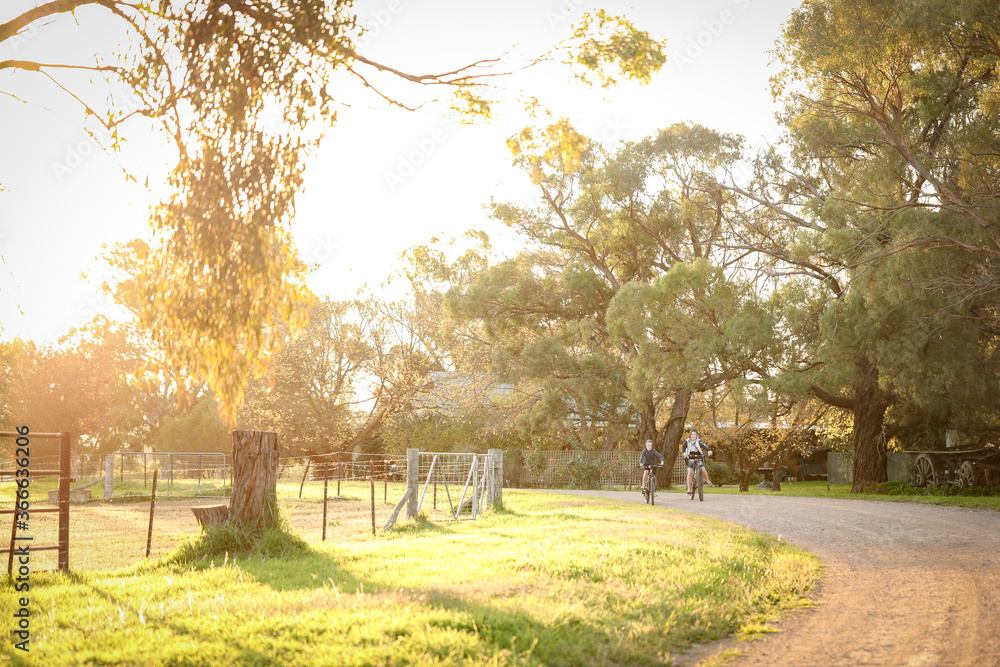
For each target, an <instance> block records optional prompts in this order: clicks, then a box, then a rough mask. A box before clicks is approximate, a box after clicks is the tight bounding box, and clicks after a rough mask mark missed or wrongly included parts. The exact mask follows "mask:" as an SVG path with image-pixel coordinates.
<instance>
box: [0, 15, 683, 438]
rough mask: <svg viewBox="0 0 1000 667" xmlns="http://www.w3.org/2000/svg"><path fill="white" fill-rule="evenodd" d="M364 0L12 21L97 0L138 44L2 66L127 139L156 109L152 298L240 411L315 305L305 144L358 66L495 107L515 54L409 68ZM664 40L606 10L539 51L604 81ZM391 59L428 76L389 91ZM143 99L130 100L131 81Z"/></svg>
mask: <svg viewBox="0 0 1000 667" xmlns="http://www.w3.org/2000/svg"><path fill="white" fill-rule="evenodd" d="M352 9H353V3H352V2H351V0H279V1H278V2H270V1H264V0H238V1H237V0H222V1H217V0H193V1H190V2H176V1H175V2H171V1H170V0H156V1H154V2H151V3H140V4H135V3H131V2H125V1H122V0H52V1H51V2H45V3H41V4H38V5H37V6H35V7H33V8H31V9H28V10H26V11H22V12H21V13H19V14H17V15H15V16H12V17H10V18H7V19H6V20H3V21H2V22H0V44H3V43H5V42H7V41H8V40H16V39H18V36H19V34H20V33H21V32H22V31H25V30H28V29H35V28H38V26H41V28H40V29H41V30H44V29H45V24H44V23H43V22H45V21H51V20H53V19H56V20H59V19H68V20H72V17H73V16H74V15H75V13H76V12H81V13H83V12H93V13H96V14H98V15H100V16H102V17H105V18H109V19H113V20H114V21H116V22H117V24H118V25H119V26H120V27H121V34H122V42H123V43H124V44H125V48H123V49H122V52H121V53H120V54H117V55H116V56H115V57H113V58H110V59H107V60H98V61H94V62H84V63H58V62H42V61H28V60H18V59H9V60H5V61H2V62H0V70H17V71H22V72H27V73H35V74H37V75H38V76H41V77H46V78H47V79H49V80H51V81H52V82H53V83H54V84H55V85H57V86H60V87H61V88H63V89H64V90H66V91H67V93H68V94H70V95H72V96H73V97H74V98H75V99H76V100H78V101H79V103H80V104H81V105H82V107H83V109H84V112H85V114H86V117H87V118H88V120H90V121H93V122H96V123H99V125H100V126H101V127H103V128H104V129H105V130H106V131H108V132H110V133H111V136H112V138H113V140H112V147H114V146H115V145H117V143H118V141H119V131H120V130H121V128H122V127H123V123H125V122H126V121H127V120H128V119H129V118H131V117H134V116H144V117H147V118H149V119H151V120H152V121H153V122H154V123H155V124H156V125H157V126H158V127H160V128H161V129H162V130H163V131H164V132H165V133H166V135H167V136H168V137H170V139H171V141H172V142H173V143H174V144H175V145H176V149H177V163H176V167H175V168H174V170H173V172H172V173H171V175H170V178H169V187H170V189H171V191H172V194H170V195H169V197H167V198H166V199H165V200H164V201H162V202H161V203H160V204H159V205H158V206H156V207H155V209H154V210H153V212H152V215H151V224H152V227H153V230H154V232H155V235H156V236H155V238H156V242H155V244H154V245H153V246H152V248H151V250H150V253H149V254H148V256H147V257H146V263H145V264H144V265H143V267H142V275H141V280H140V281H139V283H138V287H139V290H138V291H139V313H140V316H141V321H142V323H143V325H144V326H145V327H147V328H148V329H149V330H150V332H151V334H152V335H153V337H154V338H155V339H156V342H157V344H158V345H160V346H161V347H162V349H163V350H164V351H165V352H166V354H167V360H168V362H169V363H170V364H171V365H172V366H173V367H174V368H182V367H183V368H185V369H187V370H188V371H189V372H190V374H191V375H193V376H195V377H197V378H201V379H204V380H206V381H207V382H208V383H209V385H210V386H211V387H212V389H213V390H214V391H215V392H216V394H217V395H218V396H219V399H220V401H221V404H222V406H223V408H224V412H225V414H226V415H227V417H228V418H229V419H230V421H231V420H232V419H233V418H234V416H235V410H236V407H237V405H238V404H239V403H240V402H241V400H242V395H243V388H244V386H245V385H246V383H247V381H248V380H249V379H250V378H251V377H253V376H254V375H259V374H261V373H262V372H263V371H264V369H265V366H266V363H267V360H268V358H269V356H270V355H271V354H272V353H273V352H274V351H275V350H276V349H277V347H278V339H277V338H276V336H275V333H274V332H275V331H276V330H277V328H278V326H279V325H283V326H288V327H290V328H291V329H293V330H294V329H296V328H299V327H301V326H302V325H303V324H304V321H305V315H306V312H307V309H308V306H309V301H310V299H309V293H308V290H307V289H306V288H305V283H304V271H305V268H306V267H305V266H304V264H303V263H302V261H301V260H300V259H299V258H298V257H297V254H296V252H295V249H294V246H293V245H292V244H291V243H290V232H289V227H290V223H291V221H292V219H293V218H294V214H295V199H296V196H297V194H298V193H299V192H300V191H301V189H302V185H303V182H304V171H305V166H306V162H307V156H308V155H309V153H310V151H311V150H312V149H314V148H315V146H316V145H317V142H318V138H319V137H320V136H321V135H322V132H323V130H324V129H325V128H327V127H329V126H330V125H331V124H332V123H333V122H334V121H335V119H336V105H337V104H341V103H345V102H347V100H345V99H343V98H342V97H341V96H340V95H339V94H338V93H337V92H336V91H338V90H340V89H341V88H342V86H341V85H340V84H341V83H342V81H341V78H340V77H343V76H348V77H349V78H351V79H352V80H354V81H356V82H359V83H360V84H361V85H362V86H364V87H365V88H367V89H369V90H372V91H374V92H375V94H377V95H379V96H380V97H382V98H383V99H384V100H385V101H386V102H387V103H389V104H393V105H397V106H401V107H405V108H414V107H415V106H418V105H420V104H423V103H425V102H427V101H428V97H429V96H428V95H426V94H424V93H423V92H422V91H424V90H428V89H429V90H434V89H444V90H448V91H450V92H452V93H454V94H455V99H456V103H455V105H456V106H457V107H460V108H462V109H464V110H465V111H467V112H469V113H472V114H488V113H489V112H490V109H491V106H490V100H489V99H488V95H489V93H488V90H489V86H490V82H491V81H493V80H495V79H496V78H497V77H500V76H502V75H505V74H507V73H509V70H510V69H511V68H513V67H514V65H513V64H512V63H511V62H508V61H507V60H504V59H502V58H491V59H484V60H480V61H478V62H472V63H462V64H457V65H456V66H455V67H454V68H453V69H450V70H446V71H441V72H428V73H409V72H406V71H405V69H403V68H399V67H395V66H393V65H390V64H384V63H380V62H377V61H375V60H372V59H370V58H368V57H366V56H365V54H364V53H363V52H362V49H361V48H360V47H359V44H360V43H361V40H360V39H359V38H360V37H361V36H362V34H363V30H362V28H361V27H360V26H359V24H358V21H357V17H356V15H355V14H354V13H353V11H352ZM664 60H665V58H664V55H663V44H662V43H661V42H658V41H657V40H655V39H653V38H652V37H651V36H650V35H649V34H648V33H646V32H644V31H641V30H638V29H637V28H635V27H634V26H633V25H632V24H631V23H629V22H628V21H627V20H625V19H624V18H621V17H614V16H611V15H609V14H607V13H606V12H603V11H598V12H596V13H594V14H589V15H587V16H586V17H584V18H583V20H582V22H581V23H580V25H579V26H578V28H577V29H576V30H575V31H574V33H573V34H572V35H571V36H570V37H568V38H567V39H565V40H564V41H562V42H560V43H559V44H556V45H555V46H553V48H552V49H551V50H550V51H549V52H547V53H544V54H536V55H535V56H533V57H531V58H529V59H528V64H529V65H531V64H537V63H539V62H543V61H558V62H564V63H567V64H572V65H574V66H576V68H577V72H578V75H579V76H580V77H581V78H584V79H586V78H587V77H588V76H594V77H597V80H598V81H599V82H601V83H602V84H604V85H609V84H610V83H612V82H613V81H616V80H620V79H626V78H627V79H637V80H640V81H648V80H649V78H650V77H651V75H652V74H653V73H654V72H655V71H657V70H658V69H659V68H660V67H661V66H662V64H663V62H664ZM73 70H75V71H83V72H88V73H95V74H99V75H102V76H105V77H106V78H107V79H108V80H109V82H110V83H111V84H113V85H112V88H111V89H110V90H112V92H113V93H115V94H116V95H117V98H112V100H111V102H110V104H109V105H105V106H103V107H102V105H98V104H97V103H95V102H93V101H89V100H87V99H85V98H86V95H85V94H84V93H82V92H81V93H80V94H77V93H76V92H74V91H73V90H72V87H71V84H63V83H61V82H60V77H62V76H64V75H65V74H66V73H67V72H69V71H73ZM382 75H386V76H390V77H392V78H393V79H394V80H396V81H400V82H403V83H406V84H409V85H411V86H412V87H413V88H414V89H416V90H415V91H413V90H411V91H410V92H406V91H403V92H402V93H401V94H397V93H396V92H395V89H393V91H392V92H387V91H386V89H385V88H384V87H383V86H382V84H380V83H379V82H378V81H377V80H376V79H377V77H380V76H382ZM123 96H128V97H131V98H134V100H136V101H137V102H136V105H135V108H134V109H132V110H130V111H128V112H126V111H125V108H126V105H125V104H124V103H123V102H122V99H121V98H122V97H123Z"/></svg>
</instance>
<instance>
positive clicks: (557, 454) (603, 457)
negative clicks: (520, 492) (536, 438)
mask: <svg viewBox="0 0 1000 667" xmlns="http://www.w3.org/2000/svg"><path fill="white" fill-rule="evenodd" d="M640 455H641V452H639V451H635V450H615V451H587V450H528V451H512V452H508V454H507V462H508V463H507V465H506V466H505V472H504V477H505V480H504V481H505V483H506V484H508V485H510V486H520V487H525V488H553V487H569V488H601V487H615V486H621V487H626V488H627V487H631V486H638V485H640V484H641V483H642V469H641V468H640V467H639V457H640ZM667 474H668V473H667V472H666V471H664V470H662V469H661V470H660V471H659V473H658V475H659V479H660V480H661V482H660V483H661V484H663V483H664V482H665V481H666V476H667ZM669 475H670V483H671V484H684V483H685V480H686V479H687V468H686V467H685V464H684V459H683V458H681V457H680V456H678V457H677V459H676V460H675V461H674V466H673V468H672V469H671V470H670V472H669Z"/></svg>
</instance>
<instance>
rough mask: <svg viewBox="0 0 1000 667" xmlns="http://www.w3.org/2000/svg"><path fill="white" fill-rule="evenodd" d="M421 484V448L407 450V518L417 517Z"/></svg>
mask: <svg viewBox="0 0 1000 667" xmlns="http://www.w3.org/2000/svg"><path fill="white" fill-rule="evenodd" d="M419 485H420V450H419V449H407V450H406V492H407V493H409V494H410V495H409V496H408V499H407V501H406V518H408V519H416V518H417V493H418V490H417V487H418V486H419Z"/></svg>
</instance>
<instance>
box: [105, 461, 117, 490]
mask: <svg viewBox="0 0 1000 667" xmlns="http://www.w3.org/2000/svg"><path fill="white" fill-rule="evenodd" d="M114 495H115V457H114V454H112V455H111V456H108V457H107V458H105V459H104V499H105V500H111V497H112V496H114Z"/></svg>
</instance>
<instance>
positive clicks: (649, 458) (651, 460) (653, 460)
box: [639, 440, 663, 493]
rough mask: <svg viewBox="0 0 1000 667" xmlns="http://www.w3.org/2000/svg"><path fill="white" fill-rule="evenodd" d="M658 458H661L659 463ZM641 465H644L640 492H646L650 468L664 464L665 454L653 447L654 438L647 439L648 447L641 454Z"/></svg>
mask: <svg viewBox="0 0 1000 667" xmlns="http://www.w3.org/2000/svg"><path fill="white" fill-rule="evenodd" d="M657 460H659V463H657ZM639 465H640V466H641V467H642V486H641V487H639V492H640V493H645V492H646V480H647V478H648V477H649V472H650V470H651V469H652V467H653V466H655V465H663V455H662V454H660V453H659V452H658V451H656V450H655V449H653V441H652V440H647V441H646V448H645V449H643V450H642V454H640V455H639Z"/></svg>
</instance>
